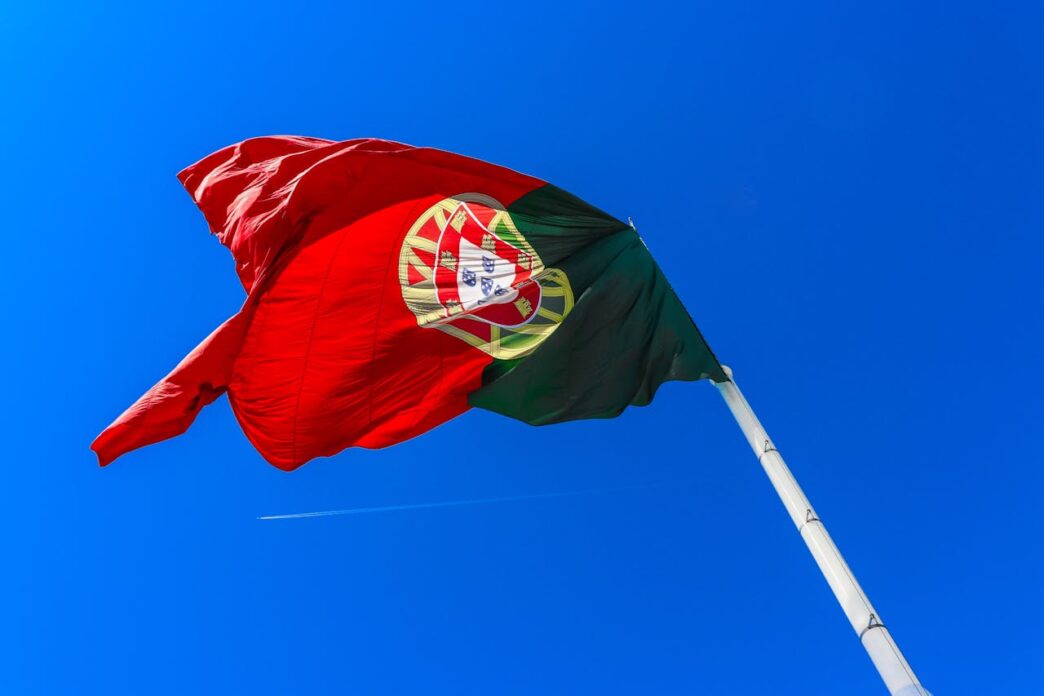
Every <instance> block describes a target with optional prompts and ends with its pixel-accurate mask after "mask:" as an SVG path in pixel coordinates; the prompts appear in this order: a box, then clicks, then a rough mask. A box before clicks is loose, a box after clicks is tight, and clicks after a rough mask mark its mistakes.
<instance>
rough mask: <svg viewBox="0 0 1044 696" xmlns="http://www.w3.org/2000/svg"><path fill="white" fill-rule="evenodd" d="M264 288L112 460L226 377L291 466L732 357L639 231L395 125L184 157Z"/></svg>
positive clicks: (181, 427) (549, 408)
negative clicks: (484, 412) (478, 411)
mask: <svg viewBox="0 0 1044 696" xmlns="http://www.w3.org/2000/svg"><path fill="white" fill-rule="evenodd" d="M179 179H180V180H181V182H182V183H183V184H184V186H185V188H186V189H187V190H188V192H189V194H190V195H191V196H192V198H193V200H194V201H195V202H196V203H197V205H198V206H199V208H200V210H201V211H202V212H203V215H204V217H205V218H206V220H207V223H208V224H209V226H210V229H211V231H212V232H213V233H214V234H215V235H216V236H217V237H218V239H219V241H221V243H222V244H224V245H225V246H226V247H228V249H229V250H230V251H231V253H232V256H233V258H234V260H235V264H236V272H237V274H238V276H239V278H240V281H241V282H242V284H243V287H244V289H245V290H246V292H247V299H246V302H245V303H244V305H243V308H242V310H241V311H240V312H239V313H237V314H236V315H235V316H233V317H232V318H231V319H229V320H228V321H227V322H226V323H225V324H223V325H222V326H221V327H219V328H218V329H217V330H216V331H215V332H214V333H213V334H211V336H210V337H208V338H207V339H206V340H204V341H203V343H201V344H200V345H199V346H198V347H197V348H196V349H195V350H194V351H193V352H192V353H190V354H189V355H188V356H187V357H186V358H185V359H184V360H183V361H182V362H181V364H179V365H178V366H177V367H176V368H175V369H174V371H173V372H171V373H170V374H169V375H168V376H167V377H166V378H164V379H163V380H161V381H160V382H159V383H158V384H156V385H155V386H154V387H153V388H152V389H150V390H149V391H148V392H146V394H145V395H144V396H142V397H141V398H140V399H139V400H138V401H137V402H136V403H135V404H134V405H133V406H131V407H130V408H129V409H128V410H127V411H125V412H124V413H123V415H121V416H120V417H119V418H118V419H117V420H116V421H115V422H114V423H113V424H112V425H111V426H109V427H108V428H107V429H106V430H105V431H104V432H103V433H102V434H101V435H99V436H98V438H97V439H96V440H95V442H94V444H93V445H92V448H93V449H94V450H95V451H96V452H97V454H98V457H99V461H100V462H101V463H102V464H103V465H104V464H107V463H109V462H111V461H112V460H113V459H115V458H116V457H118V456H120V455H122V454H124V453H125V452H127V451H129V450H131V449H135V448H137V447H141V446H143V445H146V444H150V443H153V442H157V441H160V440H163V439H166V438H169V437H173V436H175V435H177V434H180V433H181V432H184V431H185V429H187V428H188V426H189V425H190V424H191V422H192V420H193V419H194V418H195V416H196V414H197V413H198V412H199V410H200V409H201V408H202V407H203V406H205V405H206V404H208V403H210V402H212V401H213V400H214V399H215V398H217V397H218V396H220V395H221V394H223V393H227V394H228V397H229V400H230V402H231V405H232V409H233V412H234V413H235V415H236V418H237V419H238V421H239V423H240V425H241V426H242V428H243V431H244V433H245V434H246V435H247V437H248V438H249V439H250V441H251V442H252V443H253V444H254V446H255V447H256V448H257V449H258V451H259V452H260V453H261V454H262V456H264V457H265V459H266V460H268V461H269V462H271V463H272V464H274V465H275V466H277V467H280V468H282V469H286V470H290V469H294V468H296V467H298V466H300V465H301V464H303V463H305V462H307V461H309V460H310V459H313V458H315V457H318V456H328V455H332V454H335V453H337V452H339V451H341V450H343V449H345V448H346V447H351V446H361V447H383V446H387V445H391V444H394V443H396V442H400V441H402V440H405V439H408V438H411V437H414V436H416V435H419V434H421V433H423V432H425V431H426V430H428V429H430V428H432V427H435V426H437V425H438V424H440V423H442V422H445V421H446V420H448V419H450V418H453V417H455V416H457V415H459V414H461V413H463V412H464V411H466V410H467V409H469V408H471V407H473V406H474V407H480V408H486V409H489V410H492V411H496V412H499V413H503V414H505V415H508V416H511V417H514V418H518V419H521V420H524V421H526V422H529V423H533V424H545V423H554V422H560V421H566V420H573V419H577V418H605V417H612V416H615V415H617V414H619V413H620V412H621V411H622V410H623V409H624V408H626V406H628V405H632V404H633V405H643V404H647V403H649V401H651V400H652V398H653V395H654V394H655V392H656V389H657V388H658V387H659V385H660V384H661V383H663V382H664V381H667V380H675V379H678V380H695V379H703V378H708V377H709V378H713V379H718V380H720V379H725V376H724V373H723V372H722V370H721V366H720V365H719V364H718V362H717V360H716V359H715V358H714V355H713V353H712V352H711V350H710V348H709V347H708V346H707V344H706V342H705V341H704V340H703V338H702V336H701V335H700V333H699V331H698V330H697V329H696V326H695V325H694V324H693V322H692V320H691V319H690V318H689V315H688V314H687V312H686V311H685V309H684V307H683V306H682V305H681V302H680V301H679V300H678V298H677V296H676V295H675V294H674V292H673V290H672V289H671V288H670V286H669V284H668V283H667V281H666V278H665V277H664V276H663V273H662V272H661V271H660V269H659V268H658V266H657V265H656V263H655V261H654V260H653V259H652V257H651V256H650V254H649V252H648V250H647V249H646V248H645V245H644V244H643V243H642V241H641V240H640V239H639V238H638V236H637V234H636V233H635V232H634V230H633V229H631V228H630V227H629V226H628V225H626V224H625V223H622V222H620V221H619V220H617V219H615V218H613V217H612V216H610V215H607V214H606V213H604V212H602V211H600V210H598V209H596V208H594V207H592V206H590V205H588V204H586V203H584V202H583V201H581V200H580V199H578V198H576V197H575V196H572V195H571V194H568V193H566V192H564V191H562V190H561V189H558V188H556V187H554V186H552V185H550V184H547V183H545V182H543V181H541V180H539V179H535V178H533V177H530V176H526V175H523V174H520V173H518V172H515V171H512V170H510V169H506V168H504V167H499V166H496V165H492V164H488V163H486V162H482V161H479V160H475V159H471V158H468V157H463V156H460V155H455V154H452V153H448V152H444V151H440V150H435V149H431V148H415V147H411V146H408V145H403V144H400V143H394V142H390V141H385V140H375V139H360V140H349V141H344V142H332V141H327V140H320V139H315V138H302V137H283V136H281V137H265V138H255V139H251V140H247V141H244V142H242V143H239V144H237V145H233V146H230V147H227V148H224V149H222V150H219V151H218V152H215V153H214V154H212V155H210V156H208V157H205V158H204V159H202V160H200V161H199V162H197V163H196V164H194V165H192V166H190V167H188V168H187V169H185V170H184V171H182V172H181V173H180V174H179Z"/></svg>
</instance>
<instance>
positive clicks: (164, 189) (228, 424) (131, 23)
mask: <svg viewBox="0 0 1044 696" xmlns="http://www.w3.org/2000/svg"><path fill="white" fill-rule="evenodd" d="M871 5H872V6H871ZM2 13H3V21H2V23H0V37H2V39H3V40H2V41H0V65H3V68H2V69H0V80H2V81H0V86H2V88H3V109H2V113H0V122H2V126H3V127H2V131H0V132H2V135H0V148H2V161H3V166H2V168H0V169H2V172H0V204H2V205H3V210H4V212H5V216H6V223H5V233H4V240H5V246H6V249H5V256H6V258H7V261H8V263H7V265H6V272H5V273H4V274H3V275H2V276H0V292H2V296H3V298H4V304H3V306H4V311H5V314H6V321H5V322H4V326H5V331H4V339H5V340H4V341H3V342H2V347H0V351H2V354H0V356H2V358H3V362H2V364H3V365H4V366H5V367H6V375H5V378H4V390H3V393H4V395H5V397H6V398H4V399H2V400H0V401H2V405H0V409H2V420H0V422H2V423H3V429H4V435H5V436H4V442H5V443H6V452H5V455H6V456H5V460H6V464H7V466H6V467H5V474H4V477H3V484H2V485H0V501H2V508H0V509H2V510H3V512H4V515H5V517H6V519H7V522H6V524H4V525H3V531H2V532H0V539H2V548H3V551H4V555H5V558H6V563H5V564H4V569H3V572H2V573H0V593H2V596H3V597H5V601H4V605H3V625H4V630H3V631H0V691H2V692H4V693H12V694H14V693H18V694H95V693H97V694H143V693H150V694H184V693H221V694H229V693H237V694H345V693H352V694H400V693H401V694H415V693H439V694H491V693H496V694H534V693H543V694H578V693H581V694H583V693H603V694H604V693H613V694H615V693H619V694H683V693H684V694H692V693H715V694H716V693H743V694H748V693H749V694H768V693H771V694H777V695H785V694H801V695H808V694H831V695H832V694H839V693H844V694H849V695H852V696H858V695H861V694H868V695H872V694H880V693H882V692H883V688H882V686H881V684H880V682H879V680H878V677H877V676H876V674H875V673H874V671H873V669H872V667H871V665H870V663H869V660H868V659H867V658H866V656H865V655H864V654H863V652H862V649H861V648H860V646H859V644H858V642H857V640H856V638H855V636H854V635H852V633H851V630H850V628H849V627H848V625H847V623H846V621H845V619H844V617H843V615H842V613H841V611H840V610H839V609H838V607H837V606H836V605H835V603H834V600H833V598H832V596H831V595H830V593H829V590H828V588H827V586H826V583H825V582H824V581H823V580H822V578H821V577H820V576H819V574H818V571H817V570H816V568H815V566H814V564H813V562H812V560H811V558H810V557H809V556H808V554H807V552H806V551H805V549H804V547H803V545H802V543H801V541H800V538H799V537H798V535H797V534H796V533H795V531H794V530H793V528H792V527H791V525H790V522H789V521H788V519H787V516H786V514H785V512H784V510H783V508H782V506H781V505H780V503H779V502H778V500H777V499H776V498H775V496H774V493H773V492H772V490H771V488H770V486H769V484H768V482H767V481H766V480H765V478H764V476H763V474H762V472H761V471H760V469H759V467H758V465H757V462H756V460H755V459H754V458H753V456H752V455H751V453H750V452H749V450H748V449H747V446H746V444H745V442H744V441H743V439H742V437H741V435H740V433H739V431H738V429H737V428H736V426H735V424H734V423H733V422H732V421H731V419H730V416H729V415H728V412H727V410H726V408H725V406H724V404H723V403H722V402H721V400H720V398H719V397H718V396H717V394H716V393H715V390H714V389H713V388H712V387H711V386H709V385H707V384H670V385H667V386H666V387H665V388H664V389H662V391H661V392H660V394H659V395H658V396H657V398H656V401H655V402H654V403H653V404H652V405H651V406H649V407H647V408H644V409H632V410H630V411H629V412H627V413H626V414H624V415H623V416H622V417H621V418H619V419H616V420H613V421H598V422H584V423H574V424H567V425H561V426H553V427H547V428H539V429H533V428H529V427H527V426H524V425H522V424H519V423H516V422H513V421H510V420H507V419H504V418H501V417H498V416H495V415H493V414H490V413H484V412H472V413H469V414H466V415H464V416H462V417H461V418H458V419H456V420H455V421H453V422H451V423H449V424H447V425H445V426H443V427H441V428H440V429H438V430H435V431H433V432H431V433H429V434H427V435H425V436H423V437H421V438H418V439H416V440H414V441H411V442H408V443H405V444H403V445H401V446H398V447H395V448H392V449H387V450H383V451H373V452H371V451H348V452H344V453H342V454H341V455H339V456H337V457H334V458H331V459H325V460H320V461H316V462H313V463H312V464H310V465H308V466H306V467H304V468H303V469H301V470H299V471H297V472H295V473H293V474H285V473H283V472H280V471H278V470H276V469H274V468H272V467H270V466H268V465H266V464H265V463H264V462H263V461H262V460H261V458H260V457H259V456H258V455H257V454H256V453H255V452H254V451H253V450H252V449H251V447H250V446H249V444H248V443H247V442H246V440H245V438H244V437H243V436H242V435H241V433H240V432H239V430H238V428H237V426H236V424H235V422H234V420H233V418H232V415H231V413H230V411H229V409H228V406H227V403H226V402H225V401H224V400H222V401H220V402H218V403H216V404H215V405H214V406H212V407H210V408H208V409H207V410H206V411H205V412H204V413H203V414H202V415H201V417H200V418H199V420H198V421H197V422H196V424H195V426H194V427H193V428H192V430H191V431H190V432H189V433H188V434H187V435H185V436H183V437H181V438H178V439H176V440H172V441H169V442H166V443H162V444H160V445H157V446H154V447H150V448H147V449H145V450H141V451H139V452H137V453H134V454H131V455H129V456H127V457H125V458H124V459H122V460H120V461H119V462H117V463H116V464H114V465H113V466H111V467H109V468H107V469H105V470H100V469H98V468H97V467H96V465H95V461H94V457H93V455H92V453H91V452H90V451H89V450H88V445H89V443H90V441H91V440H92V439H93V437H94V436H95V435H96V434H97V432H98V431H99V430H100V429H101V428H102V427H104V426H105V425H106V424H107V423H108V422H109V421H110V420H111V419H112V418H113V417H115V416H116V415H117V414H118V413H119V412H120V411H121V410H122V409H123V408H124V407H125V406H127V405H128V404H129V403H130V402H131V401H133V400H134V399H135V398H136V397H137V396H138V395H139V394H140V393H141V392H142V391H143V390H144V389H145V388H147V387H148V386H149V385H151V384H152V383H153V382H154V381H155V380H156V379H158V378H159V377H161V376H162V375H163V374H165V373H166V371H167V370H169V369H170V368H171V367H172V366H173V365H174V364H175V363H176V362H177V361H178V360H180V358H181V357H182V356H183V355H184V354H185V353H186V352H187V351H188V350H190V349H191V348H192V347H193V346H194V345H195V344H196V343H197V342H198V341H199V340H200V339H201V338H203V337H204V336H205V335H206V334H207V333H208V332H209V331H210V330H211V329H212V328H213V327H215V326H216V325H217V324H219V323H220V322H221V321H223V320H224V319H225V318H226V317H227V316H229V315H230V314H231V313H233V312H234V311H235V310H236V309H237V308H238V306H239V304H240V303H241V301H242V290H241V288H240V286H239V284H238V282H237V280H236V278H235V274H234V272H233V267H232V263H231V259H230V258H229V257H228V254H227V252H226V250H225V249H224V248H222V247H221V246H220V245H219V244H218V243H217V242H216V241H215V240H213V239H211V238H209V237H208V235H207V231H206V226H205V224H204V221H203V219H202V216H201V215H199V213H198V212H197V211H196V210H195V209H194V207H193V205H192V204H191V202H190V200H189V198H188V196H187V195H185V194H184V192H183V191H182V190H181V189H180V187H179V184H178V182H177V181H176V179H175V178H174V174H175V172H177V171H178V170H179V169H180V168H182V167H183V166H185V165H186V164H189V163H191V162H193V161H195V160H196V159H198V158H199V157H202V156H203V155H205V154H207V153H209V152H211V151H212V150H215V149H217V148H219V147H222V146H224V145H226V144H229V143H232V142H235V141H238V140H241V139H243V138H246V137H250V136H256V135H264V134H272V133H295V134H304V135H314V136H321V137H327V138H334V139H341V138H350V137H359V136H378V137H385V138H391V139H396V140H401V141H405V142H409V143H412V144H417V145H430V146H436V147H442V148H445V149H449V150H453V151H457V152H461V153H464V154H468V155H472V156H476V157H480V158H484V159H488V160H490V161H493V162H497V163H499V164H504V165H507V166H511V167H513V168H515V169H519V170H521V171H525V172H527V173H531V174H534V175H536V176H539V177H541V178H544V179H547V180H549V181H551V182H554V183H556V184H558V185H560V186H562V187H563V188H566V189H568V190H571V191H572V192H574V193H576V194H578V195H580V196H581V197H583V198H585V199H587V200H588V201H590V202H592V203H594V204H596V205H599V206H601V207H604V208H605V209H606V210H608V211H610V212H612V213H613V214H616V215H618V216H621V217H622V216H633V217H634V219H635V221H636V223H637V224H638V226H639V229H640V231H641V232H642V234H643V236H644V238H645V240H646V242H647V243H648V245H649V247H650V248H651V249H652V251H653V253H654V255H656V256H657V258H658V259H659V261H660V263H661V265H662V266H663V268H664V270H665V271H666V273H667V275H668V277H669V278H670V279H671V280H672V282H673V284H674V285H675V287H676V289H677V291H678V293H679V295H680V296H681V297H682V299H683V300H684V301H685V303H686V305H687V306H688V307H689V309H690V311H691V313H692V314H693V315H694V316H695V318H696V319H697V321H698V323H699V324H700V326H701V328H702V330H703V332H704V334H705V335H706V336H707V338H708V340H709V341H710V342H711V344H712V345H713V346H714V348H715V350H716V351H717V353H718V354H719V356H721V357H722V359H723V361H725V362H726V363H728V364H730V365H731V366H732V367H733V368H734V369H735V371H736V376H737V380H738V381H739V383H740V384H741V385H742V386H743V388H744V391H745V392H746V394H747V396H748V398H750V400H751V401H752V403H753V405H754V406H755V408H756V409H757V411H758V413H759V415H760V416H761V418H762V421H763V422H764V423H765V425H766V426H767V428H768V430H769V432H770V433H771V434H772V436H773V438H774V440H775V441H776V444H777V445H778V446H779V447H780V449H781V450H782V452H783V454H784V455H785V456H786V457H787V460H788V462H789V463H790V465H791V467H792V468H793V469H794V471H795V473H796V474H797V476H798V478H799V480H801V481H802V483H803V484H804V486H805V488H806V491H807V493H808V494H809V496H810V497H811V499H812V501H813V502H814V503H815V504H816V507H817V510H818V512H819V514H820V515H821V517H822V518H823V519H824V520H825V521H826V523H827V524H828V526H829V528H830V529H831V531H832V533H833V535H834V537H835V539H836V541H837V542H838V544H839V545H840V546H841V548H842V550H843V551H844V552H845V553H846V555H847V556H848V559H849V562H850V564H851V565H852V567H853V568H854V570H855V571H856V573H857V574H858V575H859V577H860V579H861V581H862V583H863V585H864V587H865V588H866V589H867V591H868V592H869V594H870V596H871V598H872V599H873V600H874V602H875V604H876V605H877V606H878V608H879V609H880V611H881V613H882V615H883V617H884V619H885V621H886V623H887V624H888V625H889V626H890V628H891V629H892V631H893V634H894V635H895V637H896V638H897V640H898V641H899V643H900V645H902V646H903V648H904V649H905V651H906V653H907V656H908V657H909V659H910V661H911V663H912V664H913V666H914V668H915V669H916V670H917V671H918V672H919V674H920V676H921V678H922V679H923V680H924V682H925V684H926V685H927V686H928V687H929V688H930V689H932V690H933V691H934V692H935V693H937V694H960V693H968V694H972V693H1036V692H1039V691H1041V690H1044V663H1042V662H1041V660H1040V659H1039V658H1040V655H1041V653H1042V652H1044V639H1042V637H1041V632H1040V630H1039V625H1040V620H1041V619H1042V618H1044V594H1042V593H1041V586H1042V584H1044V556H1042V554H1041V553H1040V551H1039V548H1040V538H1041V527H1042V524H1041V520H1040V509H1041V506H1042V503H1044V499H1042V495H1041V490H1042V484H1044V473H1042V467H1041V464H1042V455H1041V446H1040V444H1041V435H1042V431H1041V424H1040V422H1041V416H1042V415H1044V397H1042V393H1044V369H1042V366H1041V349H1040V346H1041V342H1042V339H1044V330H1042V328H1041V309H1040V306H1041V300H1042V298H1044V293H1042V291H1041V274H1042V270H1041V259H1042V258H1044V243H1042V241H1041V234H1040V230H1041V225H1042V222H1044V198H1042V186H1044V170H1042V167H1041V161H1042V155H1044V126H1042V124H1044V89H1042V83H1041V75H1042V74H1044V45H1042V44H1041V42H1040V40H1039V39H1040V36H1039V28H1040V27H1041V26H1042V21H1044V17H1042V13H1041V11H1040V9H1039V7H1033V6H1032V5H1031V3H1021V4H1020V3H992V4H988V3H977V4H970V3H959V2H956V3H955V2H947V3H942V2H933V3H918V4H917V6H916V7H914V6H912V5H911V4H910V3H900V2H884V3H872V4H870V5H867V4H864V6H861V7H839V6H837V4H836V3H818V2H816V3H800V4H799V5H794V4H789V5H786V6H783V5H780V4H779V3H752V2H743V1H741V2H730V3H698V4H696V3H685V4H682V3H679V4H677V5H673V6H672V5H668V4H659V3H655V2H642V3H634V4H633V5H622V4H613V3H596V4H591V5H587V6H585V5H579V4H572V3H563V2H557V3H550V4H546V5H544V4H537V3H527V4H525V6H522V5H516V6H512V7H507V6H503V7H498V4H497V3H454V4H450V5H429V4H420V3H418V4H416V5H409V4H407V5H397V4H393V3H366V4H365V5H361V4H355V3H329V4H326V5H309V4H307V3H287V4H284V5H282V6H268V5H265V4H264V3H257V2H251V3H242V4H236V3H216V4H210V3H206V4H204V3H198V4H197V3H176V4H169V5H165V6H162V7H160V6H157V7H150V6H148V4H146V5H141V4H130V3H128V4H112V3H108V4H105V5H103V6H99V7H87V6H85V5H84V4H82V3H77V4H68V5H62V4H51V3H31V4H30V3H22V4H19V5H9V6H7V7H5V9H4V10H3V11H2ZM477 452H494V453H495V456H492V457H489V458H485V457H480V456H477V455H476V453H477ZM586 489H599V490H600V491H601V492H594V493H588V494H583V495H576V496H550V497H534V498H527V499H520V500H515V501H503V502H497V503H489V504H484V505H477V506H460V507H439V508H430V509H403V510H397V511H387V512H375V513H371V514H362V515H351V516H343V517H335V518H323V519H304V520H286V521H267V522H266V521H258V520H257V519H256V518H257V517H258V516H259V515H269V514H280V513H291V512H303V511H310V510H322V509H330V508H349V507H387V506H409V505H414V504H418V503H424V502H440V501H452V500H461V499H469V498H505V497H515V496H531V495H538V494H545V493H561V492H567V491H577V490H586Z"/></svg>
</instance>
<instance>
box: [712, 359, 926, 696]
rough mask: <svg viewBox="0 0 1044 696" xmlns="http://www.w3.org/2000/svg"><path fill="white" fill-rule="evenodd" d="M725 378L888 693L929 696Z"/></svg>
mask: <svg viewBox="0 0 1044 696" xmlns="http://www.w3.org/2000/svg"><path fill="white" fill-rule="evenodd" d="M725 372H726V374H728V376H729V381H727V382H716V383H715V386H716V387H717V388H718V390H719V391H720V392H721V395H722V396H723V397H724V398H725V403H727V404H728V405H729V409H730V410H731V411H732V415H733V416H734V417H735V418H736V422H737V423H739V426H740V429H741V430H743V434H744V435H746V437H747V442H749V443H750V446H751V448H752V449H753V450H754V453H755V454H757V455H758V461H760V462H761V466H762V468H764V469H765V473H766V474H768V477H769V480H770V481H771V482H772V486H773V487H774V488H775V489H776V493H778V494H779V497H780V500H782V501H783V505H784V506H786V508H787V512H788V513H789V514H790V519H791V520H792V521H793V522H794V526H796V527H797V528H798V531H799V532H800V533H801V538H802V539H804V540H805V545H806V546H808V550H809V551H811V552H812V557H813V558H815V559H816V563H817V564H818V565H819V570H820V571H822V573H823V576H824V577H825V578H826V581H827V583H829V584H830V589H831V590H833V591H834V596H835V597H837V601H838V602H839V603H840V604H841V608H842V609H843V610H844V612H845V616H847V617H848V621H849V623H851V624H852V628H853V629H854V630H855V632H856V635H858V636H859V640H860V642H861V643H862V644H863V647H864V648H866V652H867V654H868V655H870V659H871V660H872V661H873V663H874V667H876V668H877V671H878V673H880V675H881V678H882V679H883V680H884V683H885V686H887V687H888V691H889V693H891V694H892V696H930V695H929V694H928V691H927V689H925V688H924V687H923V686H921V682H920V681H918V679H917V675H915V674H914V672H913V670H912V669H911V668H910V665H909V663H907V661H906V658H905V657H903V653H902V652H901V651H900V650H899V647H898V646H897V645H896V644H895V641H894V640H892V635H891V634H890V633H889V632H888V629H887V628H885V625H884V624H883V623H881V615H880V614H878V613H877V610H876V609H874V607H873V605H871V604H870V600H869V599H868V598H867V596H866V593H864V592H863V588H861V587H860V586H859V583H858V582H857V581H856V579H855V575H853V574H852V571H851V569H850V568H849V567H848V564H847V563H845V559H844V558H843V557H842V556H841V552H840V551H838V549H837V546H835V545H834V541H833V540H832V539H831V538H830V535H829V534H827V530H826V527H825V526H824V525H823V522H822V521H821V520H820V519H819V516H818V515H816V511H815V509H814V508H813V507H812V503H810V502H809V501H808V498H806V497H805V494H804V493H803V492H802V490H801V487H800V486H798V483H797V481H796V480H795V479H794V475H793V474H791V473H790V469H788V468H787V465H786V463H785V462H784V461H783V457H781V456H780V454H779V451H778V450H776V447H775V446H774V445H773V444H772V440H771V439H769V436H768V433H766V432H765V429H764V428H763V427H762V426H761V423H760V422H759V421H758V417H757V416H755V415H754V411H753V410H752V409H751V408H750V404H748V403H747V400H746V399H745V398H744V397H743V393H742V392H741V391H740V390H739V387H737V386H736V382H735V381H733V380H732V370H730V369H729V368H727V367H726V368H725Z"/></svg>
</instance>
